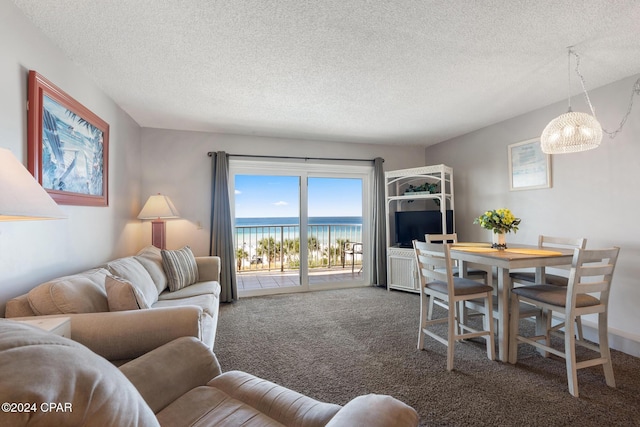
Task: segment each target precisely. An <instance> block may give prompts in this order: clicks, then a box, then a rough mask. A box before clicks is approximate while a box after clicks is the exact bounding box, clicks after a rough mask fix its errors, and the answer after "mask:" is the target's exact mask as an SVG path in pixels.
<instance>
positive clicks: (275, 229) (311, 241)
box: [234, 224, 362, 272]
mask: <svg viewBox="0 0 640 427" xmlns="http://www.w3.org/2000/svg"><path fill="white" fill-rule="evenodd" d="M234 240H235V248H236V267H237V269H238V271H240V272H241V271H261V270H265V271H272V270H279V271H284V270H287V269H298V268H300V227H299V226H297V225H264V226H262V225H261V226H241V227H236V228H235V233H234ZM353 242H362V224H313V225H309V226H308V227H307V248H308V257H307V259H308V266H309V268H317V267H323V268H324V267H333V266H342V265H344V263H345V261H346V262H348V263H351V259H349V260H345V252H344V247H345V243H353ZM361 262H362V260H361V259H358V258H356V260H355V263H356V264H360V263H361Z"/></svg>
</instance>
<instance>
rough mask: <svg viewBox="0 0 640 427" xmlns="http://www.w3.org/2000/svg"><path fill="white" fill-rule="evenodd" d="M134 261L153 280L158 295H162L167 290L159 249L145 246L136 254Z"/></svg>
mask: <svg viewBox="0 0 640 427" xmlns="http://www.w3.org/2000/svg"><path fill="white" fill-rule="evenodd" d="M135 259H136V261H138V262H139V263H140V264H142V266H143V267H144V268H146V269H147V271H148V272H149V275H150V276H151V279H153V283H155V284H156V288H157V289H158V293H159V294H160V293H162V291H164V290H165V289H166V288H167V275H166V274H164V269H163V268H162V255H161V254H160V249H158V248H156V247H155V246H151V245H150V246H147V247H146V248H144V249H142V250H141V251H140V252H138V253H137V254H136V256H135Z"/></svg>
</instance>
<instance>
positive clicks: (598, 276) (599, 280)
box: [566, 247, 620, 307]
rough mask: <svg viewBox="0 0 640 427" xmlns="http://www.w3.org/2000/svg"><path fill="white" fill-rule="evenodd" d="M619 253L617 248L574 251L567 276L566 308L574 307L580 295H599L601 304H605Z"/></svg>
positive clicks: (577, 249)
mask: <svg viewBox="0 0 640 427" xmlns="http://www.w3.org/2000/svg"><path fill="white" fill-rule="evenodd" d="M619 252H620V248H618V247H613V248H611V249H591V250H588V249H579V248H576V249H575V251H574V254H573V261H572V267H571V273H570V274H569V287H568V289H567V302H566V304H567V307H572V306H574V305H575V304H574V301H575V300H576V299H577V296H578V295H580V294H593V293H600V296H599V299H600V301H601V303H603V304H606V303H607V301H608V299H609V291H610V290H611V281H612V279H613V272H614V270H615V267H616V262H617V260H618V254H619Z"/></svg>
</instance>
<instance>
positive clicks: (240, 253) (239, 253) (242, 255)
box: [236, 248, 249, 271]
mask: <svg viewBox="0 0 640 427" xmlns="http://www.w3.org/2000/svg"><path fill="white" fill-rule="evenodd" d="M247 258H249V253H248V252H247V251H245V250H244V248H238V249H236V262H237V265H238V271H240V269H242V261H244V260H245V259H247Z"/></svg>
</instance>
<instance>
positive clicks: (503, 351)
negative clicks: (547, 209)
mask: <svg viewBox="0 0 640 427" xmlns="http://www.w3.org/2000/svg"><path fill="white" fill-rule="evenodd" d="M573 252H574V251H573V249H565V248H541V247H539V246H534V245H521V244H509V246H508V248H506V249H496V248H493V247H491V244H489V243H486V244H485V243H457V244H456V243H454V244H453V245H452V246H451V258H452V259H455V260H458V266H459V269H460V274H461V275H462V276H463V277H464V276H465V275H466V271H467V263H473V264H481V265H484V266H487V267H490V268H491V269H493V268H494V267H495V268H496V270H497V294H498V339H497V341H498V359H499V360H501V361H503V362H507V361H508V360H509V299H510V296H511V289H512V288H513V282H512V281H511V276H510V275H509V273H510V271H511V270H513V269H521V268H534V269H535V272H536V283H544V282H545V267H553V266H562V265H567V264H571V260H572V258H573ZM492 285H493V284H492Z"/></svg>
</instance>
